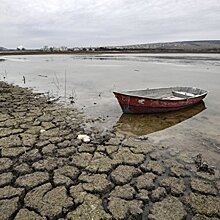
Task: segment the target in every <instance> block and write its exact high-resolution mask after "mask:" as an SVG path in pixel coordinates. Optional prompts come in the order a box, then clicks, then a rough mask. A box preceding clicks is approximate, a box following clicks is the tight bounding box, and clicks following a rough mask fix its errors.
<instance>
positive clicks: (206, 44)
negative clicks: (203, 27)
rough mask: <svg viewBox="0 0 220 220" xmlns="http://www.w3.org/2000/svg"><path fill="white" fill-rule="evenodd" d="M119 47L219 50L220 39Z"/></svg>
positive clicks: (121, 47)
mask: <svg viewBox="0 0 220 220" xmlns="http://www.w3.org/2000/svg"><path fill="white" fill-rule="evenodd" d="M117 48H119V49H135V50H137V49H153V50H155V49H159V50H160V49H161V50H190V51H191V50H192V51H205V50H208V51H209V50H217V51H220V40H200V41H177V42H164V43H149V44H135V45H126V46H118V47H117Z"/></svg>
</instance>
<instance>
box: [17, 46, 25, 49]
mask: <svg viewBox="0 0 220 220" xmlns="http://www.w3.org/2000/svg"><path fill="white" fill-rule="evenodd" d="M17 50H25V48H24V47H23V46H22V45H20V46H18V47H17Z"/></svg>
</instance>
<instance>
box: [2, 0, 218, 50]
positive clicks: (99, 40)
mask: <svg viewBox="0 0 220 220" xmlns="http://www.w3.org/2000/svg"><path fill="white" fill-rule="evenodd" d="M202 39H220V0H14V1H13V0H0V46H4V47H7V48H14V47H17V46H19V45H24V47H26V48H38V47H42V46H44V45H49V46H62V45H64V46H69V47H74V46H101V45H127V44H139V43H149V42H164V41H180V40H202Z"/></svg>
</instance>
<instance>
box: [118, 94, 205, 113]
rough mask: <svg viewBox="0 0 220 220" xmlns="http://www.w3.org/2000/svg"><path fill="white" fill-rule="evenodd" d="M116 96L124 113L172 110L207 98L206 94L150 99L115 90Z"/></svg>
mask: <svg viewBox="0 0 220 220" xmlns="http://www.w3.org/2000/svg"><path fill="white" fill-rule="evenodd" d="M114 95H115V97H116V98H117V99H118V102H119V104H120V106H121V109H122V111H123V112H124V113H136V114H141V113H157V112H170V111H176V110H179V109H183V108H186V107H188V106H191V105H194V104H196V103H198V102H200V101H201V100H202V99H204V98H205V96H206V94H204V95H202V96H197V97H193V98H188V99H182V100H161V99H150V98H143V97H138V96H129V95H124V94H121V93H117V92H114Z"/></svg>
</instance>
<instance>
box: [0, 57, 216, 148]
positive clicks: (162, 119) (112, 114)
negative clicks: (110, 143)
mask: <svg viewBox="0 0 220 220" xmlns="http://www.w3.org/2000/svg"><path fill="white" fill-rule="evenodd" d="M23 76H24V77H25V81H26V82H25V84H24V82H23ZM0 79H1V80H6V81H8V82H10V83H15V84H18V85H20V86H25V87H32V88H34V90H35V91H40V92H48V93H49V95H50V96H52V95H54V96H62V100H63V101H66V102H67V103H69V101H70V100H69V97H73V100H74V102H75V103H74V105H75V106H77V107H78V108H79V109H82V110H83V111H84V112H85V114H86V115H87V116H90V117H93V118H101V120H102V121H104V122H105V123H104V125H103V126H105V127H108V128H111V127H112V126H114V127H115V128H116V130H117V131H118V132H121V133H123V134H125V135H128V136H129V135H132V136H133V135H144V134H149V133H151V135H150V137H151V138H152V140H155V141H159V142H164V143H170V141H171V140H172V139H173V138H174V139H175V141H176V144H177V145H178V146H182V147H185V146H184V143H187V144H189V145H190V146H192V145H193V146H197V147H196V149H201V148H200V144H204V143H206V145H207V146H211V145H212V146H211V147H213V148H214V149H217V148H220V134H219V130H220V98H219V94H220V86H219V85H220V54H117V55H110V54H102V55H31V56H4V57H1V62H0ZM168 86H193V87H198V88H201V89H205V90H208V91H209V94H208V96H207V97H206V98H205V100H204V101H205V107H204V106H203V107H201V106H200V107H198V106H197V107H196V106H195V107H193V108H191V109H186V110H183V111H180V112H176V113H169V114H162V115H161V114H157V115H147V116H146V115H145V116H143V115H142V116H141V115H139V116H132V115H127V116H126V115H122V112H121V109H120V107H119V105H118V103H117V100H116V99H115V98H114V96H113V94H112V92H113V91H115V90H132V89H134V90H135V89H145V88H154V87H168ZM172 141H173V140H172ZM206 145H204V146H205V147H207V146H206Z"/></svg>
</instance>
